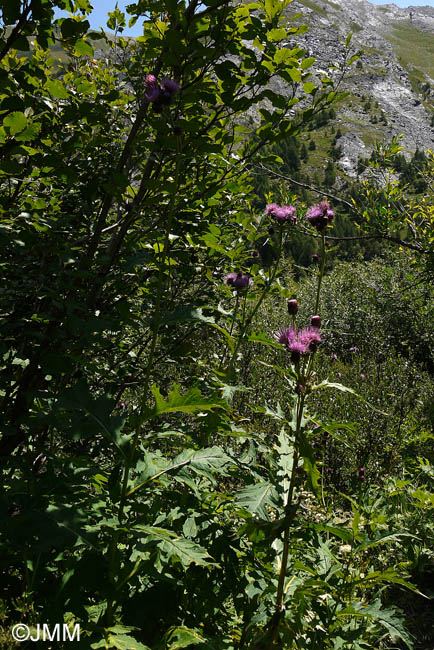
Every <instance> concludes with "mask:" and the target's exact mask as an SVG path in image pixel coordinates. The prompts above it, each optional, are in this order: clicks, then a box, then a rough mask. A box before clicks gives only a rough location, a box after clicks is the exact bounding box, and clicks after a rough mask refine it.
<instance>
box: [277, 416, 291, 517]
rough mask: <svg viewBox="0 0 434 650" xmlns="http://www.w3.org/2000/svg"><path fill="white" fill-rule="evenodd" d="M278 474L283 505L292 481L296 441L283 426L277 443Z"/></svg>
mask: <svg viewBox="0 0 434 650" xmlns="http://www.w3.org/2000/svg"><path fill="white" fill-rule="evenodd" d="M277 453H278V459H277V465H278V468H279V469H278V471H277V476H278V477H279V481H280V485H281V487H282V490H283V494H282V501H283V505H285V504H286V502H287V497H288V491H289V484H290V482H291V473H292V466H293V459H294V441H293V439H291V438H290V437H289V436H288V435H287V434H286V433H285V429H284V428H283V427H282V429H281V430H280V433H279V436H278V445H277Z"/></svg>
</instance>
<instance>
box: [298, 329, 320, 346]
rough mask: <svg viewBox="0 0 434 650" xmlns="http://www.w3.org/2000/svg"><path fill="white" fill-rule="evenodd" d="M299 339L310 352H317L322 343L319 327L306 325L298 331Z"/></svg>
mask: <svg viewBox="0 0 434 650" xmlns="http://www.w3.org/2000/svg"><path fill="white" fill-rule="evenodd" d="M298 340H299V341H301V342H302V343H303V344H304V345H306V347H307V348H308V351H309V352H316V351H317V349H318V344H319V343H321V335H320V333H319V329H318V328H317V327H306V328H305V329H304V330H301V331H300V332H299V333H298Z"/></svg>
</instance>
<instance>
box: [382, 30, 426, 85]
mask: <svg viewBox="0 0 434 650" xmlns="http://www.w3.org/2000/svg"><path fill="white" fill-rule="evenodd" d="M386 36H387V37H388V40H389V41H390V43H391V44H392V46H393V49H394V50H395V53H396V55H397V56H398V57H399V60H400V63H401V64H402V66H403V67H404V68H406V69H407V72H408V73H409V78H410V82H411V84H412V86H413V89H414V90H416V92H417V87H416V83H417V82H418V81H426V77H425V75H429V76H430V77H431V79H433V78H434V45H433V37H432V34H428V33H427V32H422V31H420V30H419V29H416V28H415V27H414V25H413V23H412V22H411V21H410V20H402V21H394V23H393V24H392V29H391V31H390V32H389V34H388V35H386ZM411 66H413V69H412V67H411Z"/></svg>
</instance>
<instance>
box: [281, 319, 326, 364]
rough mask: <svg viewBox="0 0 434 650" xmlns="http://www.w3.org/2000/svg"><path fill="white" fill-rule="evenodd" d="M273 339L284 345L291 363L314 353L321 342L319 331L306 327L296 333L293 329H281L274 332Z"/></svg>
mask: <svg viewBox="0 0 434 650" xmlns="http://www.w3.org/2000/svg"><path fill="white" fill-rule="evenodd" d="M274 338H275V340H276V341H277V342H278V343H281V344H282V345H284V346H285V347H286V348H287V350H288V351H289V352H290V353H291V361H293V362H294V363H297V362H298V361H299V360H300V357H303V356H306V355H307V354H311V353H314V352H316V350H317V348H318V344H319V343H320V342H321V336H320V333H319V330H318V329H317V328H316V327H306V328H305V329H302V330H299V331H298V332H297V331H296V330H295V328H294V327H287V328H282V329H280V330H278V331H277V332H275V334H274Z"/></svg>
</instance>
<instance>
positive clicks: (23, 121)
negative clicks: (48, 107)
mask: <svg viewBox="0 0 434 650" xmlns="http://www.w3.org/2000/svg"><path fill="white" fill-rule="evenodd" d="M3 126H4V127H5V128H6V129H7V130H8V131H9V133H10V134H11V135H15V134H16V133H19V132H20V131H24V129H25V128H26V126H27V117H26V116H25V115H24V113H22V112H21V111H14V112H13V113H9V115H6V117H5V119H4V120H3Z"/></svg>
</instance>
